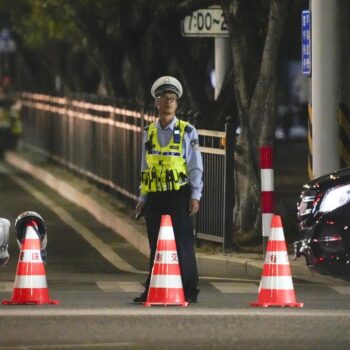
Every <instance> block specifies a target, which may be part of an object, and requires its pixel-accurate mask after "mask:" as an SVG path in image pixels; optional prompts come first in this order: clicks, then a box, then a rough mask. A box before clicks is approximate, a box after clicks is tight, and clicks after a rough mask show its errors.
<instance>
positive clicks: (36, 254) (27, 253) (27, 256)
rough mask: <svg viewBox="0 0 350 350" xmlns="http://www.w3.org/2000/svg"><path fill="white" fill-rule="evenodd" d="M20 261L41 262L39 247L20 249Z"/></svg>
mask: <svg viewBox="0 0 350 350" xmlns="http://www.w3.org/2000/svg"><path fill="white" fill-rule="evenodd" d="M19 261H20V262H31V263H42V262H43V260H42V259H41V254H40V250H39V249H30V250H22V251H21V253H20V255H19Z"/></svg>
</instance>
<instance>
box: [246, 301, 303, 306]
mask: <svg viewBox="0 0 350 350" xmlns="http://www.w3.org/2000/svg"><path fill="white" fill-rule="evenodd" d="M250 306H260V307H270V306H272V307H303V306H304V303H297V302H295V303H269V302H259V301H256V302H253V303H250Z"/></svg>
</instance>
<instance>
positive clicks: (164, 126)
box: [134, 76, 203, 302]
mask: <svg viewBox="0 0 350 350" xmlns="http://www.w3.org/2000/svg"><path fill="white" fill-rule="evenodd" d="M151 94H152V96H153V97H154V98H155V106H156V108H157V109H158V114H159V119H158V120H157V121H155V122H153V123H151V124H150V125H148V126H146V128H145V132H144V137H143V148H142V161H141V186H140V187H141V195H140V199H139V202H138V204H137V206H136V216H137V217H138V216H140V215H142V214H143V213H144V215H145V219H146V224H147V233H148V240H149V245H150V270H149V275H148V278H147V280H146V283H145V291H144V292H143V293H142V294H141V295H140V296H139V297H136V298H135V299H134V302H144V301H146V299H147V293H148V288H149V283H150V278H151V271H152V266H153V261H154V257H155V253H156V246H157V239H158V233H159V228H160V221H161V216H162V215H163V214H169V215H171V218H172V223H173V228H174V235H175V241H176V246H177V252H178V258H179V264H180V269H181V277H182V284H183V288H184V294H185V299H186V300H187V301H189V302H196V301H197V295H198V293H199V289H198V270H197V264H196V256H195V251H194V235H193V220H192V219H193V218H192V217H193V215H194V214H196V213H197V212H198V210H199V201H200V198H201V195H202V188H203V183H202V173H203V164H202V156H201V153H200V151H199V147H198V134H197V131H196V129H195V128H194V127H193V126H192V125H190V124H189V123H188V122H185V121H182V120H179V119H178V118H176V116H175V111H176V108H177V100H178V99H179V98H180V97H181V95H182V86H181V84H180V82H179V81H178V80H177V79H175V78H174V77H170V76H164V77H160V78H159V79H157V80H156V81H155V82H154V83H153V85H152V88H151Z"/></svg>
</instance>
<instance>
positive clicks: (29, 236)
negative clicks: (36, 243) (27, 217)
mask: <svg viewBox="0 0 350 350" xmlns="http://www.w3.org/2000/svg"><path fill="white" fill-rule="evenodd" d="M25 238H26V239H39V236H38V234H37V233H36V232H35V230H34V227H32V226H28V227H27V229H26V235H25Z"/></svg>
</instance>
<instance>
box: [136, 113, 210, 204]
mask: <svg viewBox="0 0 350 350" xmlns="http://www.w3.org/2000/svg"><path fill="white" fill-rule="evenodd" d="M177 122H178V119H177V118H176V117H174V119H173V120H172V121H171V123H170V124H169V125H167V126H166V127H165V128H164V129H163V128H162V126H161V124H160V122H159V119H158V120H157V121H156V127H157V135H158V142H159V145H160V146H161V147H165V146H166V145H168V144H169V142H170V140H171V137H172V136H173V132H174V127H175V125H176V123H177ZM191 129H192V130H191V131H190V132H186V131H185V133H184V141H183V144H182V148H183V149H182V151H183V155H184V158H185V159H186V163H187V171H188V181H189V184H190V188H191V198H192V199H197V200H200V199H201V196H202V189H203V181H202V174H203V162H202V155H201V153H200V151H199V144H198V133H197V130H196V129H195V128H194V127H193V126H191ZM146 141H147V131H145V132H144V134H143V142H142V159H141V171H144V170H146V169H148V165H147V163H146V150H145V143H146ZM139 199H140V201H143V202H144V201H145V200H146V195H143V194H141V195H140V198H139Z"/></svg>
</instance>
